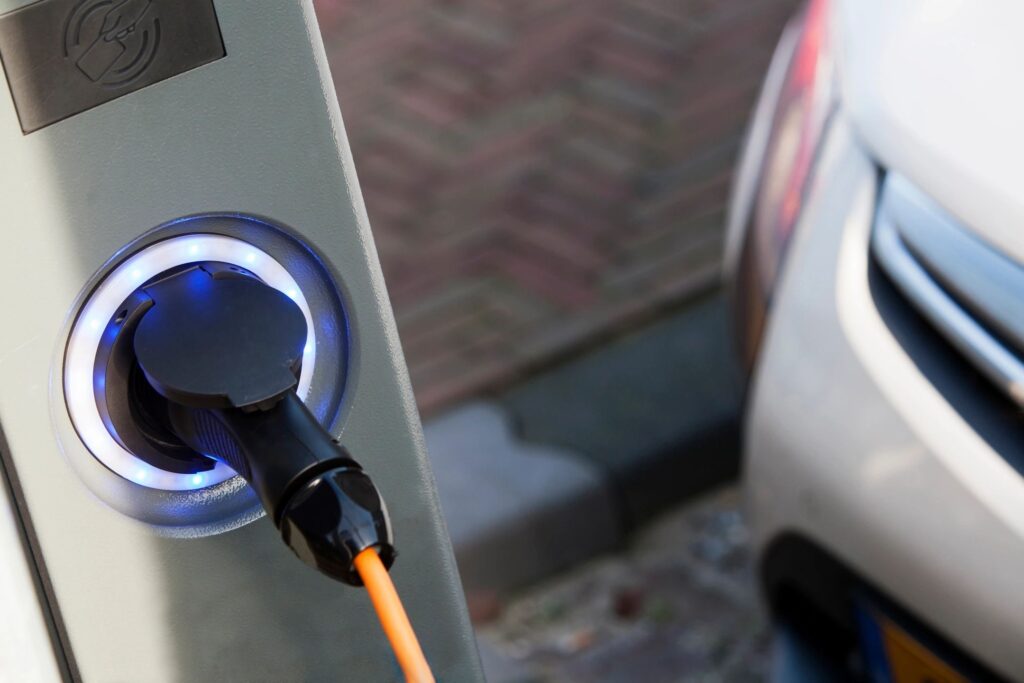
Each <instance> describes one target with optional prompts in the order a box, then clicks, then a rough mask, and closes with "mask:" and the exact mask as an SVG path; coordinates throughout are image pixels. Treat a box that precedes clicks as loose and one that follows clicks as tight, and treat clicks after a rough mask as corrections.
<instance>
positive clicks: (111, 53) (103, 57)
mask: <svg viewBox="0 0 1024 683" xmlns="http://www.w3.org/2000/svg"><path fill="white" fill-rule="evenodd" d="M159 46H160V19H159V17H158V16H157V2H156V0H82V2H80V3H78V4H77V5H75V7H74V9H73V10H71V13H70V14H69V15H68V18H67V21H66V23H65V26H64V56H65V57H66V58H68V59H70V60H72V61H73V62H74V63H75V66H76V67H77V68H78V71H79V72H81V73H82V74H83V75H84V76H85V77H86V78H88V79H89V80H90V81H93V82H94V83H98V84H100V85H103V86H106V87H110V88H118V87H121V86H124V85H127V84H128V83H131V82H132V81H134V80H135V79H136V78H138V77H139V76H141V75H142V74H143V73H145V71H146V69H147V68H148V67H149V66H150V64H152V63H153V59H154V57H156V52H157V49H158V48H159Z"/></svg>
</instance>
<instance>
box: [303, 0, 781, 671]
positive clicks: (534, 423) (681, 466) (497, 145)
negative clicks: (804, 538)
mask: <svg viewBox="0 0 1024 683" xmlns="http://www.w3.org/2000/svg"><path fill="white" fill-rule="evenodd" d="M797 4H798V3H797V2H795V1H794V0H519V1H518V2H500V1H497V0H472V1H470V0H466V1H462V0H316V7H317V12H318V16H319V19H320V24H321V29H322V31H323V37H324V42H325V44H326V47H327V53H328V56H329V59H330V62H331V69H332V73H333V76H334V79H335V86H336V89H337V93H338V98H339V100H340V103H341V108H342V113H343V116H344V119H345V125H346V128H347V132H348V136H349V140H350V142H351V146H352V153H353V156H354V158H355V164H356V169H357V172H358V174H359V179H360V182H361V184H362V191H363V195H364V197H365V200H366V206H367V210H368V213H369V217H370V222H371V225H372V227H373V233H374V238H375V240H376V244H377V249H378V250H379V253H380V257H381V261H382V264H383V268H384V274H385V278H386V281H387V286H388V290H389V294H390V297H391V301H392V304H393V306H394V309H395V313H396V316H397V320H398V326H399V331H400V334H401V338H402V343H403V347H404V350H405V355H406V359H407V361H408V364H409V369H410V372H411V376H412V382H413V388H414V391H415V394H416V398H417V401H418V404H419V408H420V410H421V412H422V414H423V416H424V421H425V427H426V434H427V440H428V446H429V448H430V451H431V457H432V459H433V462H434V468H435V475H436V477H437V479H438V487H439V491H440V494H441V498H442V505H443V507H444V509H445V513H446V517H447V519H448V523H449V527H450V530H451V534H452V539H453V544H454V546H455V550H456V555H457V557H458V560H459V563H460V570H461V572H462V576H463V580H464V584H465V588H466V591H467V597H468V599H469V603H470V608H471V611H472V613H473V616H474V619H475V620H476V622H477V626H478V633H479V637H480V642H481V650H482V654H483V656H484V660H485V665H486V666H487V668H488V672H489V674H490V677H491V679H492V680H498V681H501V680H506V681H513V680H521V681H526V680H573V681H584V680H602V681H603V680H609V681H610V680H636V679H637V678H638V677H639V679H640V680H645V681H656V680H698V679H699V680H729V681H734V680H761V679H762V678H763V677H764V674H765V671H764V669H765V667H766V662H767V656H766V652H767V648H768V647H769V645H768V643H767V636H766V633H765V628H764V626H763V623H762V620H761V617H760V615H759V613H758V608H757V605H756V598H755V596H756V591H755V589H754V586H753V578H752V575H751V572H750V569H749V567H748V566H747V562H746V559H747V558H746V545H745V541H746V535H745V534H746V531H745V527H744V525H743V521H742V518H741V516H740V514H739V509H738V508H739V506H738V502H737V495H736V492H735V491H734V489H733V488H732V486H731V484H730V482H731V481H732V480H733V479H734V477H735V475H736V471H737V467H738V450H737V448H738V447H737V444H738V412H739V407H740V401H741V397H740V389H739V387H740V381H739V378H738V371H737V369H736V367H735V365H734V362H733V358H732V349H731V341H730V339H729V338H728V336H727V334H728V330H727V319H726V318H727V316H726V314H725V311H724V308H723V301H722V295H721V293H720V291H719V277H718V276H719V268H720V258H721V253H722V241H723V225H724V214H725V208H726V203H727V199H728V193H729V188H730V179H731V175H732V168H733V165H734V163H735V161H736V157H737V154H738V151H739V147H740V143H741V141H742V137H743V133H744V128H745V125H746V122H747V120H748V117H749V114H750V110H751V108H752V106H753V104H754V101H755V98H756V95H757V92H758V90H759V86H760V83H761V81H762V79H763V76H764V72H765V70H766V68H767V65H768V61H769V59H770V57H771V54H772V50H773V48H774V46H775V44H776V42H777V40H778V37H779V35H780V33H781V31H782V28H783V26H784V24H785V22H786V20H787V19H788V17H790V16H791V15H792V13H793V11H794V10H795V9H796V7H797ZM638 667H641V668H638Z"/></svg>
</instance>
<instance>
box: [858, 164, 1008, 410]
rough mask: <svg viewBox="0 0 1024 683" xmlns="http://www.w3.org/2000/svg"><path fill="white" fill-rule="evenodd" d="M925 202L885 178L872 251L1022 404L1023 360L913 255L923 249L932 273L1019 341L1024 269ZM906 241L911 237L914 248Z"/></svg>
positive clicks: (937, 324) (935, 322)
mask: <svg viewBox="0 0 1024 683" xmlns="http://www.w3.org/2000/svg"><path fill="white" fill-rule="evenodd" d="M926 201H927V199H926V198H923V197H921V196H920V194H919V193H918V192H917V191H916V190H914V189H913V188H912V186H910V185H909V183H907V182H906V181H905V180H902V179H896V180H895V184H894V183H893V182H887V183H886V188H885V194H884V195H883V200H882V206H881V208H880V210H879V213H878V222H877V224H876V225H875V229H874V232H873V234H872V237H871V249H872V253H873V254H874V255H875V258H877V259H878V262H879V264H881V266H882V269H883V270H884V271H885V272H886V273H887V274H888V275H889V277H890V278H891V279H892V281H893V282H894V283H895V284H896V286H897V287H899V289H900V290H901V291H902V292H903V294H904V295H905V296H906V297H907V298H908V299H910V301H911V302H912V303H913V305H914V306H915V308H917V310H919V311H920V312H921V313H922V314H923V315H924V316H925V317H926V318H927V319H928V320H929V321H930V322H931V323H932V324H933V325H934V326H935V327H936V329H938V330H939V332H940V333H941V334H942V335H943V336H945V337H946V338H947V339H948V340H949V341H950V343H952V344H953V345H954V346H955V347H956V348H958V349H959V350H960V352H961V353H962V354H963V355H964V356H965V357H966V358H967V360H968V361H969V362H970V363H971V364H973V365H974V366H975V367H977V368H978V369H979V370H980V371H981V372H982V373H984V374H985V375H986V376H987V377H988V378H989V379H990V380H991V381H992V382H993V383H995V385H996V386H997V387H999V389H1000V390H1001V391H1003V392H1004V393H1005V394H1006V395H1007V396H1009V397H1010V398H1011V399H1012V400H1013V401H1015V402H1016V403H1017V404H1018V405H1020V406H1024V362H1022V361H1021V358H1020V357H1019V356H1018V355H1017V354H1016V353H1014V352H1013V351H1012V350H1011V349H1009V348H1007V346H1006V345H1005V344H1004V343H1003V342H1002V341H1001V340H1000V339H999V338H997V337H996V336H994V335H993V334H992V333H990V332H989V330H988V329H986V328H985V326H983V325H982V324H980V323H979V322H978V320H977V319H976V318H975V317H974V315H972V312H971V311H970V310H968V309H965V308H964V307H963V306H962V305H960V303H958V302H957V301H956V300H955V299H953V298H952V297H951V296H950V295H949V294H948V293H947V292H946V291H945V290H944V289H943V287H942V286H940V285H939V283H938V282H937V281H936V280H935V278H933V277H932V275H931V273H930V272H929V271H928V270H926V269H925V268H924V266H923V265H922V263H921V262H920V261H919V259H918V258H917V256H918V255H922V257H923V258H924V259H925V260H926V262H927V263H928V264H929V266H930V268H931V269H932V271H931V272H936V273H941V274H942V278H943V283H948V286H950V287H951V288H953V289H954V290H955V291H956V292H957V293H958V294H960V295H961V296H962V297H964V298H965V299H966V300H967V301H969V302H971V303H972V304H973V306H972V308H973V310H975V311H988V312H989V314H988V315H986V316H985V318H986V319H987V320H990V321H995V322H994V324H997V325H998V328H999V329H1001V330H1003V331H1004V332H1005V333H1006V334H1007V335H1008V336H1010V338H1011V339H1014V338H1017V337H1018V336H1020V337H1021V338H1022V339H1024V328H1022V327H1021V320H1020V319H1019V316H1020V315H1021V314H1022V313H1024V311H1022V307H1021V303H1020V301H1019V299H1020V295H1021V293H1022V292H1024V270H1021V269H1020V268H1018V267H1016V266H1015V265H1014V264H1013V263H1012V262H1009V261H1007V260H1006V259H1005V258H1004V257H1002V256H1000V255H999V254H998V253H997V252H994V251H992V250H991V249H989V248H988V247H986V246H985V245H984V244H983V243H981V242H979V241H978V240H977V239H976V238H973V237H971V236H970V235H967V234H966V233H958V232H957V230H956V227H955V226H954V225H951V220H952V219H950V218H949V217H947V216H944V215H943V214H942V213H940V212H938V210H937V209H935V208H932V207H930V206H929V204H927V203H926ZM905 239H909V240H911V242H910V244H911V245H913V251H911V249H910V248H908V244H907V243H906V241H905ZM1015 299H1016V300H1015ZM1015 315H1016V316H1018V317H1017V318H1015Z"/></svg>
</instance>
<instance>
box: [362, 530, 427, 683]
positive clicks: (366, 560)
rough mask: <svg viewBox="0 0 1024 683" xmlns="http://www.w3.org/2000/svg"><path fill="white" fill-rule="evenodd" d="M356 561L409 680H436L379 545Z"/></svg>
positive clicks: (382, 624) (363, 553) (417, 681)
mask: <svg viewBox="0 0 1024 683" xmlns="http://www.w3.org/2000/svg"><path fill="white" fill-rule="evenodd" d="M355 565H356V571H357V572H359V576H360V578H362V580H363V584H364V585H365V586H366V591H367V592H368V593H369V594H370V600H371V601H373V608H374V610H376V611H377V618H378V619H380V625H381V626H382V627H383V628H384V635H386V636H387V637H388V641H390V642H391V649H393V650H394V651H395V657H396V658H397V659H398V665H399V666H400V667H402V672H403V673H404V674H405V680H406V681H408V682H409V683H434V674H432V673H430V665H429V664H427V658H426V657H424V656H423V650H422V649H421V648H420V643H419V641H418V640H416V633H415V632H413V630H412V624H411V623H409V617H408V616H407V615H406V614H405V608H404V607H402V601H401V599H399V597H398V592H397V591H396V590H395V584H394V583H392V582H391V576H390V575H389V574H388V570H387V569H385V568H384V563H383V562H381V561H380V557H379V556H378V555H377V551H376V549H374V548H367V549H366V550H364V551H363V552H361V553H359V554H358V555H356V559H355Z"/></svg>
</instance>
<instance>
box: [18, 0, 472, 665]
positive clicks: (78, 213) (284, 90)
mask: <svg viewBox="0 0 1024 683" xmlns="http://www.w3.org/2000/svg"><path fill="white" fill-rule="evenodd" d="M0 59H2V61H3V67H4V72H5V76H6V85H7V86H8V87H6V88H0V91H2V92H0V206H3V207H4V219H3V226H4V230H3V235H4V238H5V246H4V249H3V250H2V252H0V253H2V257H0V291H2V292H3V294H2V295H0V296H2V299H0V300H2V302H3V306H2V311H3V316H4V317H3V320H2V321H0V430H2V436H3V440H2V443H0V453H2V466H3V471H4V474H5V478H6V484H7V486H6V488H4V489H3V490H0V493H2V494H3V495H0V544H2V546H0V552H2V554H3V556H4V558H5V563H8V562H9V563H10V570H9V571H8V572H6V573H5V575H4V576H3V577H2V578H0V596H3V595H7V596H16V597H17V599H14V598H13V597H12V599H11V601H10V602H9V603H8V602H6V601H5V605H8V607H9V609H10V610H13V611H8V614H7V618H6V619H5V626H4V628H5V629H9V630H10V631H11V633H10V634H8V635H5V637H4V638H0V643H5V644H0V662H3V663H4V664H3V665H4V666H10V667H12V669H11V670H12V671H19V672H25V675H24V676H21V675H19V676H18V677H17V680H20V681H33V680H40V681H44V680H46V681H48V680H52V679H53V677H54V676H58V677H63V678H64V679H67V680H85V681H201V680H239V681H319V680H354V681H375V680H396V679H399V678H400V677H401V672H400V671H399V669H398V666H397V664H396V663H395V660H394V656H393V655H392V653H391V650H390V648H389V647H388V644H387V641H386V640H385V638H384V637H383V635H382V633H381V630H380V626H379V625H378V623H377V621H376V619H375V617H374V615H373V611H372V609H371V606H370V601H369V600H368V599H367V597H366V595H365V594H364V593H363V592H362V591H361V590H358V589H355V588H350V587H347V586H344V585H342V584H340V583H337V582H334V581H331V580H330V579H328V578H326V577H324V576H322V575H321V574H318V573H317V572H315V571H313V570H312V569H310V568H309V567H308V566H305V565H304V564H302V563H301V562H298V561H296V559H295V557H293V556H292V554H291V553H289V552H288V550H287V548H284V547H283V546H282V545H281V542H280V540H279V538H277V537H278V533H277V532H276V531H275V530H274V528H273V526H274V522H273V521H272V520H270V519H267V517H266V516H264V514H263V507H261V502H260V499H259V497H258V496H257V493H256V492H254V489H253V487H252V486H250V485H249V484H247V483H246V480H243V479H242V477H240V476H238V474H237V471H238V468H239V467H240V466H237V465H236V467H235V468H233V467H232V466H229V465H228V464H226V462H228V461H230V459H222V460H212V459H208V458H202V457H196V456H195V453H194V452H192V451H189V450H188V449H183V448H182V447H181V444H180V443H176V442H173V439H164V437H163V436H162V432H161V427H160V426H159V425H156V426H154V425H153V422H152V420H149V419H148V418H147V416H146V415H145V414H143V413H144V411H143V412H142V413H140V410H139V406H140V405H145V404H146V401H147V400H149V399H147V398H145V396H146V395H148V394H146V392H147V391H148V389H147V388H146V387H145V386H142V387H141V388H140V385H139V382H140V380H139V375H138V372H137V370H135V369H134V368H135V365H134V363H135V360H134V358H133V356H132V353H133V351H132V348H134V347H132V346H131V344H129V343H128V342H123V340H124V339H129V341H130V340H131V337H130V336H126V334H125V333H124V331H125V330H129V331H133V330H134V327H131V326H133V325H137V324H138V321H139V319H141V317H142V315H143V313H144V311H145V310H146V306H147V305H151V302H148V303H147V300H146V291H147V287H148V288H150V289H152V287H153V286H154V285H153V283H154V282H157V281H159V280H160V279H161V278H166V277H169V276H170V275H174V274H176V273H179V272H184V271H185V270H187V269H189V268H192V269H198V270H196V272H200V271H201V273H203V274H204V275H209V277H210V278H212V279H215V280H216V279H217V278H228V279H230V278H242V281H244V282H248V283H251V282H259V283H260V284H261V285H263V286H265V287H266V288H269V289H270V290H273V291H275V292H277V293H279V294H280V297H279V298H281V300H282V301H287V302H292V303H294V305H295V306H296V307H297V308H296V309H295V310H297V311H300V312H301V315H299V314H298V313H295V314H294V316H293V317H294V320H295V321H296V325H297V327H296V328H295V329H300V328H301V329H302V330H304V332H303V334H304V338H303V339H302V341H301V343H299V344H298V346H297V348H298V349H299V350H298V352H297V355H296V357H295V358H294V359H292V360H293V361H294V362H293V363H292V367H291V369H292V370H294V377H293V379H294V386H292V387H290V389H289V390H290V391H294V393H295V395H296V396H297V397H298V398H299V399H301V401H302V402H303V405H304V407H305V408H304V409H305V410H308V413H309V414H310V415H312V416H313V417H314V418H315V419H316V420H317V421H318V422H319V424H320V425H322V426H324V427H325V428H326V429H328V430H329V432H330V434H331V435H333V436H334V437H337V440H338V441H340V442H341V443H342V444H344V446H345V447H346V448H347V449H348V450H349V451H351V452H352V453H353V454H354V455H355V456H356V458H357V459H358V460H359V463H360V464H361V466H362V467H363V468H365V470H366V472H367V473H368V474H369V475H370V476H372V478H373V481H374V482H376V486H377V489H378V490H379V492H380V495H381V497H382V498H383V499H384V500H386V501H387V510H388V512H389V516H390V525H391V526H392V527H393V534H394V543H395V547H396V548H397V551H398V557H397V560H396V561H395V564H394V567H393V568H392V570H391V573H392V575H393V577H394V580H395V583H396V584H397V586H398V589H399V592H400V593H401V594H402V596H403V597H404V600H405V604H406V607H407V610H408V614H409V617H410V619H411V621H412V622H413V624H414V626H416V627H417V629H418V631H419V633H420V638H421V641H422V645H423V650H424V651H425V654H426V657H427V659H428V660H429V661H430V664H431V666H432V668H433V670H434V672H435V674H436V676H437V678H438V679H440V680H445V681H471V680H480V679H481V678H482V675H481V672H480V667H479V662H478V658H477V654H476V648H475V641H474V638H473V633H472V629H471V626H470V623H469V619H468V616H467V612H466V608H465V603H464V599H463V596H462V591H461V587H460V584H459V579H458V574H457V570H456V567H455V563H454V559H453V556H452V553H451V548H450V544H449V541H448V538H447V534H446V531H445V528H444V522H443V519H442V517H441V512H440V509H439V506H438V501H437V496H436V491H435V489H434V485H433V480H432V477H431V474H430V469H429V464H428V462H427V458H426V453H425V451H424V447H423V439H422V433H421V428H420V425H419V418H418V415H417V411H416V407H415V403H414V401H413V398H412V394H411V390H410V386H409V381H408V375H407V370H406V367H405V363H404V360H403V358H402V353H401V347H400V344H399V340H398V336H397V333H396V329H395V324H394V319H393V314H392V311H391V308H390V305H389V303H388V298H387V294H386V291H385V286H384V282H383V279H382V275H381V271H380V266H379V263H378V261H377V256H376V252H375V249H374V246H373V238H372V235H371V232H370V228H369V224H368V221H367V217H366V213H365V210H364V207H363V203H362V198H361V196H360V193H359V187H358V183H357V180H356V174H355V170H354V168H353V163H352V158H351V154H350V151H349V149H348V146H347V142H346V137H345V130H344V126H343V123H342V120H341V114H340V111H339V107H338V104H337V101H336V96H335V92H334V88H333V85H332V81H331V78H330V74H329V71H328V68H327V63H326V57H325V54H324V49H323V45H322V43H321V40H320V33H319V29H318V26H317V23H316V18H315V15H314V12H313V8H312V4H311V2H309V1H308V0H302V1H288V2H258V1H257V0H230V1H229V0H216V1H214V0H173V1H172V0H120V1H117V0H38V1H37V2H27V1H24V0H0ZM342 105H344V103H342ZM204 281H205V280H204ZM185 284H187V283H185ZM302 323H304V326H303V325H302ZM266 327H267V326H266V325H264V328H266ZM271 327H275V328H276V324H275V325H271ZM167 329H171V330H173V329H174V328H167ZM273 331H275V330H270V332H273ZM257 332H260V330H259V329H255V328H254V332H253V334H256V333H257ZM161 334H163V335H164V336H165V340H166V337H170V336H174V334H176V332H166V331H164V332H162V333H161ZM247 334H248V333H247ZM293 336H294V335H293ZM246 339H247V337H244V338H243V339H242V342H243V343H242V344H241V346H244V345H245V344H244V342H245V340H246ZM174 343H175V341H174V340H172V341H171V342H170V345H173V344H174ZM183 343H184V342H183ZM137 345H138V342H136V346H137ZM190 353H192V355H191V356H190V357H189V358H188V359H187V360H188V361H189V363H193V364H194V367H195V368H203V367H204V365H203V363H204V361H206V360H208V359H205V358H204V357H202V354H201V353H198V354H197V353H194V352H190ZM240 353H241V349H240ZM222 364H223V363H222ZM215 369H216V368H214V370H215ZM212 371H213V370H211V372H212ZM147 372H148V369H147ZM200 374H201V373H200ZM151 375H152V373H149V374H147V377H151ZM285 379H287V377H286V378H285ZM140 392H141V393H140ZM138 396H141V397H142V398H138V400H136V399H135V398H133V397H138ZM126 397H128V398H126ZM248 409H249V408H247V410H248ZM264 507H265V506H264ZM33 598H34V599H33ZM7 609H8V608H7V607H5V611H7Z"/></svg>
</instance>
